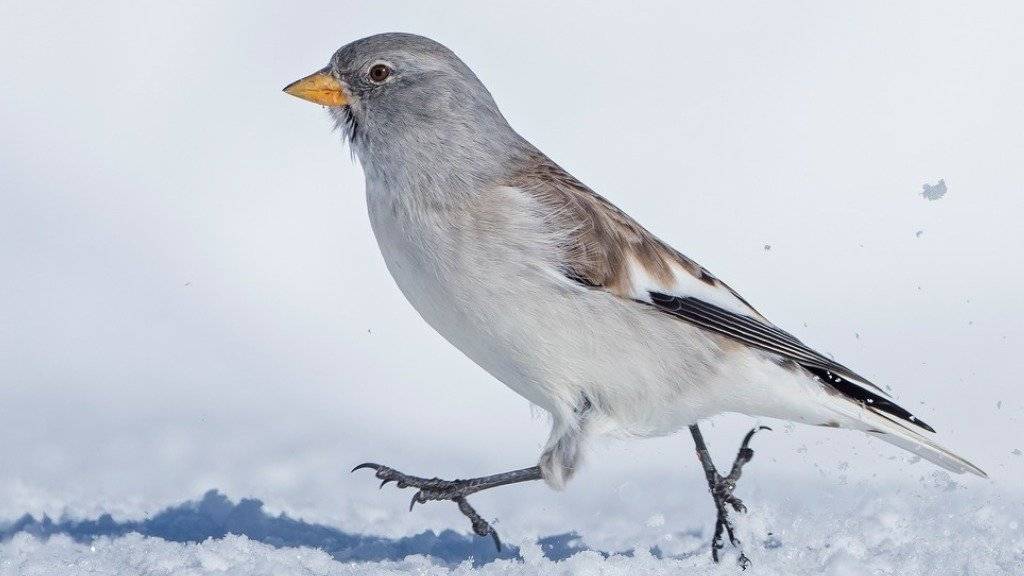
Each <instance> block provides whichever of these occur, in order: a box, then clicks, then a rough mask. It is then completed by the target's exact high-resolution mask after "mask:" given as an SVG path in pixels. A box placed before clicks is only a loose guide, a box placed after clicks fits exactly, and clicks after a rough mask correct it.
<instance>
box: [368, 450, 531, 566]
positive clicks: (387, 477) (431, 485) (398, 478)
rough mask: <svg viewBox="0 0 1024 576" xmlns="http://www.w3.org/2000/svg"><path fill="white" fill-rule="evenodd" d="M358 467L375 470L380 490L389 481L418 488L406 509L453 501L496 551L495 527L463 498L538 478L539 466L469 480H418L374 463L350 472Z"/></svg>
mask: <svg viewBox="0 0 1024 576" xmlns="http://www.w3.org/2000/svg"><path fill="white" fill-rule="evenodd" d="M361 468H370V469H372V470H374V471H375V472H376V476H377V478H380V479H381V480H382V482H381V483H380V486H381V488H383V487H384V485H385V484H387V483H388V482H394V483H395V485H396V486H398V487H399V488H410V487H411V488H419V490H417V491H416V493H415V494H413V495H412V502H410V503H409V510H412V507H413V506H415V505H416V503H417V502H419V503H421V504H422V503H424V502H428V501H430V500H451V501H452V502H455V503H456V504H458V506H459V511H460V512H462V513H463V514H464V515H465V516H466V517H467V518H469V521H470V523H471V524H472V525H473V532H474V533H476V535H477V536H490V537H491V538H493V539H494V545H495V546H497V547H498V551H499V552H500V551H501V540H500V539H499V538H498V533H497V532H495V531H494V528H493V527H492V526H491V525H490V524H489V523H488V522H487V521H486V520H484V519H483V518H481V517H480V515H479V514H477V512H476V510H474V509H473V507H472V506H470V505H469V502H468V501H467V500H466V497H467V496H469V495H470V494H474V493H476V492H480V491H481V490H487V489H489V488H496V487H498V486H504V485H506V484H515V483H517V482H528V481H530V480H540V479H541V471H540V466H532V467H530V468H523V469H522V470H513V471H511V472H503V473H501V474H493V475H491V476H481V477H479V478H470V479H468V480H442V479H440V478H420V477H419V476H410V475H408V474H403V473H401V472H399V471H398V470H395V469H394V468H388V467H387V466H382V465H380V464H373V463H371V462H367V463H366V464H360V465H359V466H356V467H355V468H353V469H352V471H353V472H355V471H356V470H359V469H361Z"/></svg>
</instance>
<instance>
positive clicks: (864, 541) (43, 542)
mask: <svg viewBox="0 0 1024 576" xmlns="http://www.w3.org/2000/svg"><path fill="white" fill-rule="evenodd" d="M926 482H927V483H928V484H929V486H930V489H929V490H928V491H926V492H923V493H922V492H916V493H915V492H913V491H906V490H899V489H895V490H893V491H891V492H890V491H888V489H887V487H880V490H876V491H875V492H874V493H873V494H872V493H870V492H867V491H865V490H858V491H857V493H858V494H860V496H858V497H857V498H855V499H845V500H832V501H829V500H819V501H817V502H814V503H809V502H804V501H802V500H800V499H799V498H797V497H796V494H793V495H792V496H793V497H791V498H783V499H780V500H779V501H778V502H776V503H771V502H768V501H761V500H760V499H758V498H755V500H757V502H756V507H753V508H752V512H751V513H750V514H749V515H746V516H742V517H740V518H739V519H738V527H739V535H740V537H741V538H742V539H743V540H744V541H745V542H747V543H748V544H747V545H746V546H745V552H746V554H747V556H748V557H749V558H750V559H751V560H752V562H753V566H752V569H751V570H750V571H749V573H750V574H766V575H775V574H778V575H789V576H799V575H802V574H825V575H836V576H846V575H859V574H938V575H944V574H950V575H953V574H971V575H988V574H991V575H1002V574H1020V573H1022V571H1024V530H1022V526H1021V519H1022V518H1024V501H1022V500H1021V499H1020V498H1019V497H1012V498H1006V497H1000V496H999V495H997V494H995V493H993V492H992V491H991V490H987V489H984V488H981V489H974V490H968V489H966V488H964V487H963V486H961V485H959V484H957V483H956V482H955V481H953V480H952V479H951V478H950V477H949V476H948V475H945V474H944V473H937V474H935V475H934V476H932V477H929V478H927V479H926ZM208 498H209V494H208V495H207V499H208ZM220 498H221V499H222V498H223V497H220ZM205 500H206V499H204V501H205ZM215 500H217V499H216V498H215ZM245 502H246V501H243V502H242V503H240V504H238V505H231V506H235V508H236V509H241V508H242V507H243V506H244V505H245ZM249 502H251V501H249ZM222 503H223V502H222ZM751 503H753V502H751ZM200 504H201V503H200ZM198 505H199V504H186V505H183V506H179V507H175V508H171V509H169V510H177V511H181V510H183V509H185V508H189V507H191V509H192V510H195V509H196V506H198ZM229 508H230V506H229ZM249 508H250V512H252V510H251V508H252V506H250V507H249ZM226 513H230V511H228V512H226ZM165 514H166V513H165ZM261 514H262V513H261ZM255 516H258V515H253V514H251V513H250V514H248V517H249V518H250V521H251V520H252V519H253V518H255ZM263 517H264V518H269V516H267V515H265V514H263ZM663 521H664V518H661V519H658V520H656V521H654V522H648V524H649V525H654V526H656V527H658V528H661V529H662V531H663V533H662V534H661V536H660V537H659V538H658V539H657V541H656V542H653V544H654V545H655V546H654V547H652V546H651V544H652V543H651V542H644V543H638V545H637V546H635V548H634V550H630V551H627V552H625V553H623V552H619V553H611V554H609V553H606V552H600V551H594V550H586V549H583V550H582V551H579V552H576V553H575V554H572V552H571V551H570V554H571V555H570V556H568V557H567V558H563V559H556V560H552V559H550V558H548V557H547V556H546V554H547V555H548V556H554V557H556V558H561V556H562V555H563V553H564V552H565V551H566V547H565V546H564V544H558V545H557V546H555V548H556V553H555V554H552V553H551V547H550V546H541V545H540V544H538V543H537V542H536V541H529V540H524V541H521V542H518V543H517V545H518V553H519V554H518V557H516V558H504V559H498V560H494V561H491V562H489V563H486V564H483V565H478V566H475V565H474V562H473V561H472V558H471V557H462V558H458V557H449V559H448V560H444V559H441V558H438V557H437V556H428V555H424V554H417V555H411V556H407V557H405V558H404V559H386V560H379V561H348V562H346V561H339V560H338V559H337V557H338V556H339V552H338V551H337V550H335V551H334V554H333V557H332V554H329V553H328V551H327V550H325V549H323V548H320V549H318V548H314V547H309V546H296V547H292V546H274V545H272V544H268V543H266V542H273V541H275V540H277V541H281V540H282V539H287V538H289V537H291V536H292V535H293V534H294V530H293V529H294V526H291V531H290V530H289V529H285V528H284V526H285V525H284V524H280V523H279V524H274V523H270V524H268V523H266V521H260V522H256V523H255V524H253V526H256V525H258V526H260V527H261V528H260V529H254V528H252V527H251V526H247V525H245V523H236V524H235V530H234V531H246V530H251V531H252V532H253V535H250V536H246V535H238V534H227V535H224V536H223V537H219V538H200V539H199V540H200V541H198V542H197V541H187V542H174V541H170V540H167V539H164V538H160V537H154V536H144V535H142V534H139V533H136V532H132V533H127V534H124V535H119V536H113V537H111V536H100V537H96V538H87V537H84V533H83V532H81V531H79V532H78V533H77V534H76V535H75V537H74V538H73V537H72V536H69V535H67V534H55V535H52V536H49V537H42V538H41V537H38V536H35V535H31V534H28V533H26V532H24V531H20V532H18V533H16V534H14V535H13V536H12V537H10V538H9V539H7V540H6V541H4V542H3V543H2V544H0V576H6V575H12V576H13V575H26V576H27V575H35V574H140V575H165V574H166V575H170V574H175V575H178V574H187V575H195V576H199V575H206V574H218V575H234V574H239V575H241V574H245V575H256V576H258V575H263V574H266V575H293V574H294V575H301V574H318V575H332V574H346V575H361V574H420V575H439V576H440V575H449V574H451V575H462V574H466V575H468V574H480V575H490V574H504V575H517V574H523V575H527V574H530V575H533V574H537V575H562V574H583V575H591V574H593V575H605V574H607V575H619V574H621V575H634V574H655V575H657V574H694V575H701V574H729V573H734V572H736V570H737V569H736V568H735V564H734V562H735V558H736V556H735V553H734V552H733V551H732V549H731V548H730V547H729V546H728V545H727V546H726V549H725V555H724V558H723V564H722V565H720V566H716V565H714V564H713V563H712V561H711V557H710V554H709V553H708V545H707V539H706V534H695V533H689V532H684V533H679V532H674V531H673V529H672V528H671V527H670V526H667V525H666V524H667V523H664V522H663ZM175 522H176V527H177V529H178V530H184V531H185V532H188V531H189V530H190V529H191V528H195V527H196V526H199V527H202V526H204V522H203V519H202V518H200V517H199V516H195V515H193V516H190V517H186V516H175ZM190 522H191V523H193V524H195V526H189V525H188V524H189V523H190ZM108 527H109V524H108ZM312 528H315V529H317V530H322V529H324V527H312ZM275 531H277V532H280V533H275ZM467 538H468V537H467ZM259 540H263V541H262V542H261V541H259ZM391 544H392V546H391V548H390V549H389V547H388V546H387V544H386V543H384V545H383V546H380V547H378V548H377V551H378V552H377V553H378V554H382V555H385V556H386V555H388V554H391V553H392V552H393V551H394V549H395V548H396V547H398V546H402V545H405V544H407V542H405V543H396V542H392V543H391ZM341 555H344V553H341Z"/></svg>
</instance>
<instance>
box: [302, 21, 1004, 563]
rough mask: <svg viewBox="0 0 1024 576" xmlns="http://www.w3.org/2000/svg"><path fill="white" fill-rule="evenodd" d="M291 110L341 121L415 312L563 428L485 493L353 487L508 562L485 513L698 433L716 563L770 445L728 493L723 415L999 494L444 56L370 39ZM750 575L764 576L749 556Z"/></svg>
mask: <svg viewBox="0 0 1024 576" xmlns="http://www.w3.org/2000/svg"><path fill="white" fill-rule="evenodd" d="M284 91H285V92H287V93H288V94H291V95H293V96H297V97H299V98H303V99H305V100H309V101H311V102H315V103H317V104H321V105H324V106H326V107H327V109H328V111H329V112H330V115H331V117H332V118H333V120H334V123H335V124H336V126H337V128H338V129H340V131H341V133H342V134H343V135H344V139H345V140H347V142H348V143H349V145H350V147H351V149H352V151H353V153H354V155H355V156H356V157H358V159H359V162H360V164H361V165H362V167H363V170H364V172H365V176H366V199H367V207H368V212H369V216H370V223H371V225H372V228H373V232H374V235H375V236H376V238H377V242H378V244H379V245H380V250H381V253H382V254H383V256H384V261H385V262H386V264H387V268H388V270H389V271H390V273H391V275H392V276H393V277H394V279H395V282H396V283H397V284H398V287H399V288H400V289H401V291H402V293H403V294H404V295H405V297H406V298H407V299H408V300H409V302H410V303H411V304H412V305H413V307H414V308H415V309H416V310H417V311H418V312H419V313H420V315H422V316H423V318H424V319H425V320H426V321H427V322H428V323H429V324H430V325H431V326H432V327H433V328H434V329H435V330H437V331H438V332H439V333H440V334H441V335H442V336H444V337H445V338H446V339H447V340H448V341H449V342H451V343H452V344H453V345H455V346H456V347H457V348H458V349H459V350H461V351H462V352H463V353H464V354H466V355H467V356H468V357H469V358H471V359H472V360H473V361H474V362H476V363H477V364H479V365H480V366H481V367H483V368H484V369H486V370H487V371H488V372H489V373H490V374H492V375H493V376H494V377H495V378H497V379H498V380H500V381H501V382H503V383H504V384H505V385H507V386H508V387H509V388H511V389H512V390H514V391H516V392H517V393H519V394H520V395H522V396H523V397H524V398H526V399H527V400H529V401H530V402H531V403H533V404H535V405H537V406H539V407H541V408H543V409H544V410H545V411H547V412H548V413H549V414H550V416H551V422H552V426H551V435H550V437H549V439H548V441H547V444H546V445H545V447H544V449H543V452H542V453H541V455H540V460H539V462H538V463H537V464H536V465H535V466H531V467H528V468H523V469H519V470H513V471H511V472H505V473H501V474H495V475H491V476H482V477H480V478H472V479H468V480H441V479H439V478H434V477H430V478H428V477H419V476H412V475H408V474H404V473H402V472H399V471H398V470H396V469H394V468H390V467H388V466H383V465H380V464H375V463H366V464H361V465H359V466H357V467H356V468H355V469H354V470H358V469H361V468H369V469H372V470H374V471H375V473H376V476H377V478H379V479H381V480H382V483H381V486H383V485H384V484H387V483H388V482H395V483H396V484H397V486H398V487H400V488H406V487H412V488H415V489H417V491H416V492H415V493H414V495H413V497H412V502H411V503H410V509H411V508H412V506H413V505H415V504H416V503H417V502H419V503H424V502H427V501H431V500H451V501H453V502H455V503H456V504H457V505H458V507H459V510H460V511H462V513H463V514H465V515H466V516H467V517H468V518H469V519H470V521H471V524H472V528H473V531H474V532H475V533H476V534H478V535H480V536H490V537H492V538H493V539H494V542H495V544H496V545H497V546H498V547H499V549H500V547H501V542H500V540H499V539H498V536H497V533H496V532H495V531H494V529H493V527H492V526H491V525H490V523H489V522H487V521H486V520H484V519H483V518H482V517H481V516H480V515H479V514H478V513H477V512H476V510H475V509H474V508H473V507H472V506H470V504H469V502H468V501H467V497H468V496H469V495H471V494H474V493H476V492H479V491H481V490H487V489H490V488H494V487H497V486H502V485H506V484H513V483H517V482H525V481H531V480H543V481H544V482H546V483H547V484H548V485H549V486H551V487H552V488H555V489H560V488H562V487H563V486H564V485H565V483H566V482H567V481H569V479H570V478H571V477H572V476H573V473H574V472H575V471H576V470H577V469H578V468H579V466H580V463H581V457H582V455H583V453H584V450H585V446H586V444H587V441H588V440H589V439H591V438H593V437H596V436H600V435H605V434H617V435H627V436H631V437H652V436H663V435H668V434H672V433H674V432H676V431H678V430H680V429H682V428H683V427H689V430H690V433H691V434H692V436H693V439H694V442H695V444H696V451H697V456H698V459H699V461H700V463H701V465H702V466H703V468H704V471H705V475H706V477H707V482H708V487H709V490H710V492H711V495H712V498H713V500H714V504H715V509H716V510H717V518H716V522H715V531H714V535H713V537H712V541H711V553H712V556H713V558H714V560H715V561H716V562H717V561H718V560H719V550H720V549H721V548H723V547H724V542H723V532H724V533H725V534H726V535H727V536H728V538H729V540H730V542H731V543H732V545H733V546H737V547H739V545H740V543H739V541H738V540H737V539H736V537H735V535H734V533H733V525H732V522H731V519H730V508H731V509H732V511H735V512H742V511H745V507H744V506H743V503H742V502H741V501H740V500H739V499H738V498H737V497H736V496H734V495H733V492H734V489H735V487H736V483H737V480H738V479H739V477H740V473H741V471H742V469H743V466H744V465H745V464H746V463H747V462H749V461H750V459H751V457H752V456H753V451H752V450H751V449H750V447H749V443H750V441H751V438H752V436H753V435H754V433H755V432H756V431H757V430H758V429H756V428H755V429H754V430H751V431H750V432H749V433H747V435H746V437H745V438H744V439H743V441H742V443H741V446H740V450H739V453H738V455H737V457H736V459H735V462H734V463H733V466H732V468H731V470H730V472H729V473H728V474H727V475H724V476H723V475H722V474H720V473H719V472H718V471H717V469H716V468H715V466H714V463H713V462H712V460H711V457H710V455H709V453H708V449H707V446H706V445H705V442H704V439H703V437H702V436H701V432H700V428H699V427H698V422H699V421H701V420H703V419H706V418H709V417H711V416H714V415H716V414H721V413H723V412H738V413H742V414H748V415H751V416H763V417H772V418H779V419H783V420H790V421H794V422H800V423H805V424H811V425H818V426H828V427H835V428H851V429H855V430H861V431H863V432H866V433H868V434H871V435H873V436H876V437H879V438H881V439H883V440H885V441H888V442H891V443H892V444H895V445H896V446H899V447H901V448H904V449H906V450H909V451H911V452H913V453H915V454H918V455H920V456H922V457H924V458H926V459H928V460H930V461H931V462H934V463H935V464H938V465H939V466H941V467H943V468H945V469H947V470H951V471H953V472H972V473H974V474H977V475H979V476H983V477H984V476H985V473H984V472H983V471H982V470H981V469H979V468H978V467H977V466H975V465H973V464H971V463H970V462H968V461H966V460H965V459H963V458H961V457H960V456H957V455H956V454H954V453H952V452H950V451H949V450H947V449H945V448H943V447H942V446H939V445H938V444H937V443H935V442H934V441H933V440H931V439H930V438H928V437H927V436H925V435H924V432H934V430H933V429H932V427H931V426H929V425H928V424H926V423H924V422H922V421H921V420H920V419H919V418H917V417H915V416H914V415H913V414H911V413H910V412H908V411H907V410H905V409H904V408H902V407H900V406H898V405H897V404H896V403H895V402H894V401H893V400H892V399H891V398H890V396H889V395H888V394H887V393H886V392H885V391H884V390H883V389H881V388H879V387H878V386H876V385H874V384H872V383H871V382H870V381H868V379H866V378H864V377H863V376H860V375H858V374H856V373H855V372H853V371H852V370H850V369H849V368H847V367H845V366H843V365H842V364H839V363H838V362H836V361H834V360H832V359H830V358H828V357H826V356H824V355H822V354H820V353H818V352H816V351H814V350H813V349H811V348H810V347H808V346H807V345H806V344H804V343H803V342H801V341H800V340H798V339H797V338H796V337H794V336H792V335H791V334H789V333H787V332H785V331H783V330H782V329H780V328H778V327H776V326H775V325H774V324H772V323H771V322H769V321H768V319H767V318H765V317H764V316H762V315H761V314H760V313H759V312H758V311H757V310H755V309H754V307H753V306H751V305H750V303H748V302H747V300H745V299H744V298H743V297H741V296H740V295H739V294H738V293H737V292H736V291H735V290H733V289H731V288H730V287H729V286H728V285H726V284H725V283H724V282H722V281H721V280H719V279H718V278H717V277H715V276H714V275H712V274H711V273H710V272H708V270H707V269H705V268H704V267H702V266H700V265H699V264H697V263H696V262H694V261H693V260H691V259H690V258H687V257H686V256H684V255H683V254H682V253H680V252H678V251H676V250H675V249H673V248H672V247H671V246H669V245H667V244H666V243H664V242H662V241H661V240H659V239H658V238H657V237H655V236H654V235H653V234H651V233H650V232H648V231H647V230H646V229H645V228H643V227H642V226H641V225H640V224H638V223H637V222H636V221H635V220H633V219H632V218H631V217H629V216H628V215H626V214H625V213H624V212H622V211H621V210H619V209H618V208H616V207H615V206H614V205H613V204H612V203H611V202H609V201H608V200H606V199H605V198H603V197H601V196H599V195H598V194H597V193H595V192H594V191H592V190H591V189H590V188H588V187H587V186H586V185H584V184H583V183H582V182H580V181H579V180H577V179H576V178H574V177H573V176H572V175H571V174H569V173H568V172H566V171H565V170H563V169H562V168H561V167H560V166H559V165H558V164H556V163H555V162H553V161H552V160H551V159H550V158H548V157H547V156H546V155H544V154H543V153H542V152H541V151H540V150H538V149H537V148H536V147H534V146H533V145H532V144H530V143H529V142H528V141H527V140H526V139H525V138H523V137H522V136H520V135H519V134H518V133H517V132H516V131H515V130H513V129H512V127H511V126H509V124H508V122H507V121H506V120H505V118H504V116H502V114H501V112H500V111H499V110H498V106H497V104H495V101H494V99H493V98H492V96H491V94H490V93H489V92H488V91H487V89H486V88H485V87H484V85H483V84H482V83H481V82H480V80H479V79H478V78H477V77H476V75H475V74H474V73H473V72H472V70H470V69H469V67H468V66H466V64H464V63H463V62H462V60H460V59H459V58H458V57H457V56H456V55H455V54H454V53H453V52H452V51H451V50H449V49H448V48H446V47H444V46H442V45H441V44H439V43H437V42H435V41H433V40H430V39H428V38H424V37H422V36H416V35H412V34H402V33H388V34H379V35H375V36H370V37H367V38H363V39H361V40H357V41H355V42H352V43H350V44H348V45H346V46H344V47H342V48H341V49H339V50H338V51H337V52H335V54H334V55H333V56H332V57H331V59H330V63H329V64H328V66H327V67H325V68H323V69H322V70H320V71H318V72H315V73H314V74H311V75H309V76H306V77H305V78H302V79H301V80H298V81H296V82H293V83H292V84H289V85H288V86H287V87H285V89H284ZM761 428H763V427H761ZM354 470H353V471H354ZM738 561H739V562H740V564H741V565H742V566H744V567H745V566H746V565H747V564H748V563H749V560H747V558H746V557H745V556H744V555H743V553H742V549H741V548H740V551H739V556H738Z"/></svg>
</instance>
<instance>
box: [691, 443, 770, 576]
mask: <svg viewBox="0 0 1024 576" xmlns="http://www.w3.org/2000/svg"><path fill="white" fill-rule="evenodd" d="M758 430H771V428H769V427H767V426H758V427H756V428H754V429H752V430H751V431H750V432H747V435H746V436H744V437H743V442H742V443H741V444H740V449H739V452H738V453H737V454H736V459H735V460H734V461H733V463H732V469H731V470H730V471H729V475H728V476H722V475H721V474H719V473H718V470H716V469H715V468H714V465H713V464H712V465H711V467H710V470H708V469H706V470H705V471H706V472H707V476H708V488H709V490H710V492H711V497H712V498H713V499H714V501H715V510H716V511H717V517H716V519H715V533H714V536H712V538H711V558H712V559H713V560H714V561H715V562H718V561H719V554H718V552H719V550H721V549H722V548H724V547H725V542H724V541H723V538H722V537H723V535H724V536H725V537H727V538H728V539H729V544H731V545H732V546H733V547H735V548H739V552H740V555H739V558H737V559H736V563H737V564H739V566H740V568H742V569H744V570H746V569H747V567H749V566H750V559H749V558H747V556H746V554H744V553H743V549H742V546H741V542H740V540H739V538H737V537H736V533H735V529H734V527H733V524H732V520H731V519H730V518H729V514H730V510H729V508H732V511H733V512H740V513H744V512H746V511H747V507H746V506H745V505H744V504H743V501H742V500H740V499H739V498H737V497H736V496H734V495H733V491H735V490H736V483H737V482H738V481H739V479H740V475H741V474H742V472H743V467H744V466H745V465H746V464H747V463H748V462H750V460H751V459H752V458H753V457H754V450H753V449H751V448H750V440H751V438H753V437H754V434H755V433H757V431H758ZM701 460H702V462H703V461H704V459H703V458H702V459H701ZM707 463H708V464H709V463H710V458H708V460H707Z"/></svg>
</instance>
